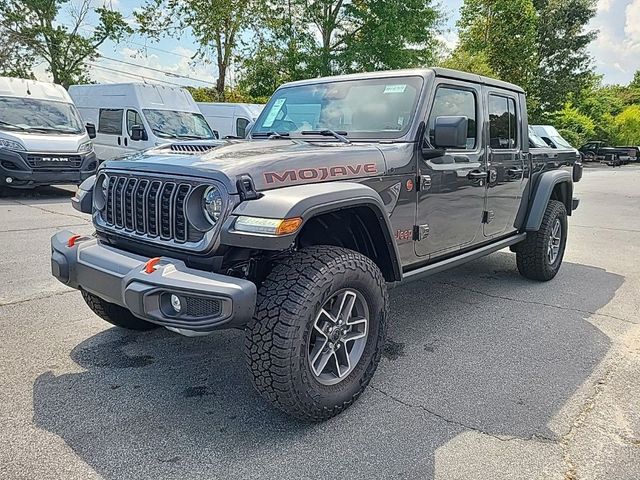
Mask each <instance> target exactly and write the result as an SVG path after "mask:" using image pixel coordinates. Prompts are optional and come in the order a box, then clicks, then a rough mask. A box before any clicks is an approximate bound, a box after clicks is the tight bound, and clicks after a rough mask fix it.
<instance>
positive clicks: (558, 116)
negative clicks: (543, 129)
mask: <svg viewBox="0 0 640 480" xmlns="http://www.w3.org/2000/svg"><path fill="white" fill-rule="evenodd" d="M548 119H549V122H550V123H551V124H552V125H554V126H555V127H556V128H557V129H558V131H559V132H560V134H561V135H562V136H563V137H564V138H565V139H566V140H567V141H568V142H569V143H571V145H573V146H574V147H576V148H578V147H580V146H581V145H583V144H584V143H585V142H587V141H588V140H591V139H592V138H593V136H594V134H595V128H596V126H595V122H594V121H593V120H592V119H591V118H589V117H588V116H587V115H584V114H583V113H580V111H579V110H578V109H577V108H575V107H574V106H573V105H571V104H570V103H567V104H566V105H564V107H563V108H562V109H561V110H559V111H557V112H555V113H553V114H551V115H549V117H548Z"/></svg>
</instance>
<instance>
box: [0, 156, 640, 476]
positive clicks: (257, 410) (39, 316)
mask: <svg viewBox="0 0 640 480" xmlns="http://www.w3.org/2000/svg"><path fill="white" fill-rule="evenodd" d="M72 192H73V188H71V187H69V188H49V189H44V190H41V191H38V192H35V193H34V192H27V193H20V194H18V195H15V196H10V197H8V198H2V199H0V246H1V249H0V339H1V342H0V384H1V389H0V478H7V479H48V478H51V479H92V478H104V479H113V480H116V479H118V480H119V479H172V478H176V479H180V480H186V479H191V478H194V479H196V478H197V479H202V478H221V479H222V478H224V479H232V478H242V479H253V478H267V479H272V478H285V479H293V478H328V477H333V478H345V479H359V478H367V479H371V478H384V479H390V478H411V479H413V478H416V479H430V478H436V479H463V478H464V479H507V478H508V479H520V478H522V479H533V478H544V479H547V478H558V479H567V480H576V479H613V478H615V479H619V480H620V479H637V478H640V407H639V404H640V401H639V399H640V326H639V325H640V165H638V166H627V167H623V168H619V169H618V168H616V169H611V168H609V167H601V166H590V167H589V168H588V169H587V171H586V172H585V178H584V180H583V181H582V182H581V183H580V184H579V185H578V186H577V193H578V195H579V196H580V197H581V198H582V204H581V206H580V209H579V210H578V211H577V212H576V213H575V215H574V216H573V217H572V218H571V220H570V238H569V243H568V250H567V254H566V257H565V264H564V266H563V268H562V270H561V272H560V274H559V276H558V277H557V279H556V280H555V281H553V282H551V283H547V284H539V283H533V282H530V281H527V280H524V279H522V278H521V277H519V275H518V273H517V270H516V267H515V257H514V256H513V254H511V253H509V252H508V251H506V252H499V253H497V254H494V255H492V256H490V257H487V258H485V259H482V260H479V261H476V262H473V263H470V264H468V265H466V266H464V267H461V268H459V269H457V270H455V271H451V272H447V273H444V274H440V275H438V276H436V277H432V278H430V279H427V280H424V281H420V282H417V283H413V284H409V285H406V286H402V287H399V288H397V289H394V290H393V291H392V293H391V301H392V324H391V326H390V331H389V341H388V345H387V347H386V349H385V355H384V358H383V360H382V362H381V365H380V368H379V369H378V372H377V374H376V376H375V378H374V380H373V382H372V384H371V387H370V388H369V389H368V390H367V392H366V393H365V394H364V395H363V397H362V398H361V399H360V400H359V401H358V402H357V403H356V404H355V405H354V406H353V407H352V408H351V409H349V410H348V411H347V412H346V413H344V414H343V415H341V416H339V417H337V418H335V419H333V420H331V421H329V422H327V423H325V424H321V425H308V424H303V423H300V422H297V421H294V420H291V419H289V418H287V417H285V416H284V415H282V414H280V413H279V412H278V411H275V410H273V409H272V408H270V407H268V406H267V405H266V404H264V403H263V402H262V401H261V399H260V398H259V397H258V395H257V394H256V393H254V391H253V389H252V387H251V385H250V383H249V378H248V376H247V375H246V374H245V371H244V364H243V358H242V355H241V344H242V334H241V333H240V332H222V333H220V334H215V335H212V336H209V337H206V338H199V339H189V338H184V337H181V336H179V335H176V334H173V333H170V332H168V331H166V330H156V331H153V332H150V333H143V334H136V333H128V332H124V331H121V330H118V329H116V328H111V327H110V326H109V325H108V324H106V323H104V322H103V321H101V320H100V319H98V318H97V317H96V316H94V315H93V314H92V313H91V312H90V310H89V309H88V308H87V307H86V306H85V304H84V302H83V301H82V298H81V296H80V294H79V293H78V292H76V291H72V290H69V289H67V288H66V287H65V286H63V285H62V284H60V283H57V281H56V280H54V279H53V277H51V275H50V272H49V237H50V236H51V235H52V234H53V233H54V232H55V231H57V230H59V229H62V228H67V229H70V230H74V231H77V232H78V233H90V232H91V227H90V224H89V223H88V218H86V216H84V215H81V214H79V213H77V212H76V211H75V210H73V209H72V208H71V205H70V204H69V197H70V196H71V195H72Z"/></svg>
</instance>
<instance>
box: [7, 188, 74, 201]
mask: <svg viewBox="0 0 640 480" xmlns="http://www.w3.org/2000/svg"><path fill="white" fill-rule="evenodd" d="M77 188H78V187H76V186H75V185H64V186H62V185H61V186H48V187H36V188H24V189H21V188H6V187H2V188H0V201H11V200H14V201H25V200H28V201H30V200H37V201H38V202H40V203H46V201H47V200H52V201H54V202H59V201H60V200H61V199H64V198H71V197H73V195H74V194H75V192H76V190H77Z"/></svg>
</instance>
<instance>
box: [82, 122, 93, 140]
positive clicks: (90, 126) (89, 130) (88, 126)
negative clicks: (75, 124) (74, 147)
mask: <svg viewBox="0 0 640 480" xmlns="http://www.w3.org/2000/svg"><path fill="white" fill-rule="evenodd" d="M84 128H86V129H87V135H89V138H90V139H92V140H93V139H94V138H96V126H95V125H94V124H93V123H87V124H86V125H85V126H84Z"/></svg>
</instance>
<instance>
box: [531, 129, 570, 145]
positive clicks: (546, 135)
mask: <svg viewBox="0 0 640 480" xmlns="http://www.w3.org/2000/svg"><path fill="white" fill-rule="evenodd" d="M531 129H532V130H533V132H534V133H535V134H536V135H537V136H538V137H540V138H542V140H544V142H545V143H546V144H547V145H549V146H550V147H551V148H557V149H560V150H564V149H570V150H575V148H573V146H571V144H570V143H569V142H567V141H566V140H565V139H564V138H562V135H560V132H558V130H556V128H555V127H552V126H551V125H532V126H531ZM576 151H577V150H576Z"/></svg>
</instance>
